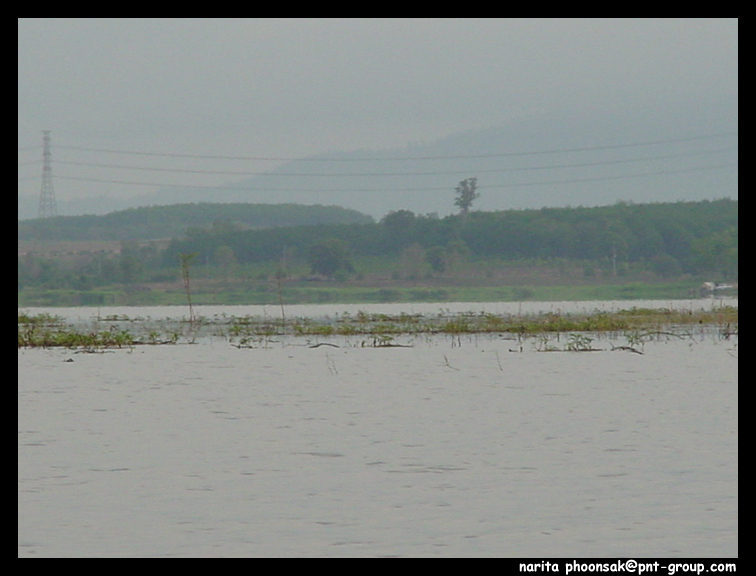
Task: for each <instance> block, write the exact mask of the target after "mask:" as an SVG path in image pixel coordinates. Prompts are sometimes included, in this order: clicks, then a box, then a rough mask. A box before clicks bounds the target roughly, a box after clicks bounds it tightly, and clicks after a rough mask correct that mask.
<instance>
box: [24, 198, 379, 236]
mask: <svg viewBox="0 0 756 576" xmlns="http://www.w3.org/2000/svg"><path fill="white" fill-rule="evenodd" d="M372 222H373V218H372V217H370V216H368V215H366V214H362V213H361V212H358V211H356V210H350V209H347V208H341V207H339V206H321V205H314V206H308V205H303V204H242V203H235V204H212V203H199V204H174V205H170V206H148V207H141V208H130V209H128V210H119V211H117V212H111V213H110V214H105V215H103V216H92V215H87V216H58V217H56V218H45V219H39V218H37V219H34V220H23V221H19V222H18V239H19V241H29V240H47V241H61V240H152V239H159V238H175V237H180V236H183V234H184V233H185V232H186V230H187V229H188V228H192V227H200V228H210V227H213V226H214V227H216V228H217V227H220V228H229V229H233V228H236V229H240V230H246V229H259V228H273V227H285V226H303V225H311V224H368V223H372Z"/></svg>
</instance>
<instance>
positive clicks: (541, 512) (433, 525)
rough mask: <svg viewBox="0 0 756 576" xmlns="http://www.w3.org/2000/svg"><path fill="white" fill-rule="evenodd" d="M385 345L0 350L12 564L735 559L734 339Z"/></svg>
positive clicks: (342, 342) (429, 340)
mask: <svg viewBox="0 0 756 576" xmlns="http://www.w3.org/2000/svg"><path fill="white" fill-rule="evenodd" d="M397 341H401V343H403V344H406V345H408V346H412V347H408V348H370V347H362V346H360V343H359V342H357V341H351V340H349V339H346V338H341V339H331V340H329V342H330V343H332V344H335V345H337V346H339V347H338V348H336V347H334V346H320V347H318V348H310V347H308V346H307V345H306V341H305V340H304V339H301V338H293V337H290V338H284V339H281V340H279V341H277V342H272V343H267V344H266V345H265V346H262V345H261V346H259V347H256V348H251V349H239V348H236V347H234V346H231V345H230V344H229V343H228V342H226V341H224V340H222V339H207V340H203V341H202V342H200V343H197V344H193V345H190V344H179V345H175V346H168V345H166V346H140V347H136V348H134V349H133V350H126V349H124V350H115V351H108V352H104V353H97V354H84V353H74V352H72V351H70V350H37V349H35V350H19V353H18V428H19V443H18V467H19V471H18V481H19V500H18V539H19V548H18V550H19V556H21V557H34V556H36V557H50V556H88V557H91V556H129V557H144V556H148V557H171V556H178V557H186V556H194V557H218V556H250V557H259V556H285V557H298V556H316V557H328V556H333V557H344V556H357V557H365V556H367V557H376V556H377V557H381V556H439V557H455V556H538V557H556V556H574V557H593V556H623V557H636V558H638V557H644V556H673V557H686V556H696V557H700V556H736V555H737V553H738V548H737V539H738V513H737V508H738V506H737V497H738V482H737V472H738V459H737V455H738V442H737V441H738V432H737V424H738V390H737V379H738V366H737V344H736V342H733V340H732V339H730V340H723V339H721V338H717V337H716V336H714V335H710V334H705V333H703V332H702V333H701V334H700V335H697V336H694V337H691V338H666V339H664V338H662V339H660V340H659V341H652V342H648V343H646V344H645V346H644V347H643V352H644V354H642V355H641V354H635V353H631V352H628V351H610V348H611V344H612V342H610V341H608V340H603V339H596V340H595V341H594V345H595V346H596V347H598V348H604V351H601V352H548V353H547V352H538V351H537V350H536V348H535V346H534V345H533V343H532V342H527V343H525V345H524V346H523V347H522V351H520V347H519V346H518V344H517V342H513V341H512V340H507V339H504V338H501V337H487V336H486V337H481V336H478V337H462V338H461V339H460V338H454V339H452V338H449V337H446V336H435V337H423V338H415V339H413V338H409V337H407V338H399V339H397ZM615 344H624V342H616V343H615ZM511 350H514V351H511Z"/></svg>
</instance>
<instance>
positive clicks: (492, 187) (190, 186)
mask: <svg viewBox="0 0 756 576" xmlns="http://www.w3.org/2000/svg"><path fill="white" fill-rule="evenodd" d="M737 165H738V163H737V162H728V163H724V164H715V165H711V166H696V167H692V168H681V169H678V170H658V171H655V172H643V173H640V174H625V175H620V176H598V177H590V178H575V179H570V180H551V181H544V182H523V183H516V184H497V185H488V186H478V188H479V189H486V190H496V189H504V188H519V187H525V186H545V185H554V184H573V183H577V182H598V181H602V180H624V179H628V178H642V177H645V176H660V175H665V174H681V173H685V172H699V171H704V170H720V169H723V168H731V167H735V166H737ZM56 178H57V179H59V180H73V181H78V182H97V183H102V184H127V185H131V186H156V187H163V188H184V189H208V190H212V189H216V190H219V191H221V190H239V191H248V192H389V191H390V192H425V191H434V190H449V187H448V186H436V187H428V188H395V187H391V188H390V189H387V188H354V187H351V186H350V187H349V188H341V189H336V188H334V189H318V188H316V189H311V188H269V187H267V186H266V187H262V188H250V187H238V186H224V185H220V186H218V185H215V186H198V185H194V184H160V183H157V182H138V181H132V180H107V179H100V178H79V177H74V176H60V175H58V176H56Z"/></svg>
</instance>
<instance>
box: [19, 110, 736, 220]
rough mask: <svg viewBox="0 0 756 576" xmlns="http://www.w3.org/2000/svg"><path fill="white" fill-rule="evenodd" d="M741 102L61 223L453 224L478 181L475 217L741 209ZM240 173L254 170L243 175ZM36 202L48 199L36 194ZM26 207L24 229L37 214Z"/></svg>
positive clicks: (336, 163)
mask: <svg viewBox="0 0 756 576" xmlns="http://www.w3.org/2000/svg"><path fill="white" fill-rule="evenodd" d="M737 130H738V109H737V99H736V98H732V99H731V100H726V99H723V100H716V101H702V102H700V106H699V107H698V108H697V109H690V108H685V107H682V108H681V107H679V106H678V105H677V103H671V104H670V105H668V106H662V107H657V108H648V107H646V106H644V105H642V104H640V103H639V104H638V105H637V106H636V107H635V108H628V107H623V108H621V109H619V108H616V107H614V106H613V105H612V103H611V102H608V103H607V105H606V107H604V108H603V109H595V110H591V111H590V112H586V111H584V110H583V111H578V110H572V109H571V108H570V107H569V106H567V105H565V109H564V110H551V111H540V112H538V111H534V112H532V113H531V114H529V115H527V116H521V117H517V118H515V119H512V120H511V121H509V122H507V123H505V124H502V125H497V126H487V127H486V126H483V127H481V128H480V129H477V130H469V131H464V132H458V133H454V134H450V135H448V136H447V137H445V138H441V139H439V140H435V141H429V142H418V143H414V144H412V145H408V146H404V145H403V144H404V143H402V142H397V146H396V147H392V148H388V149H384V150H374V149H362V150H350V151H332V152H329V153H324V154H322V155H318V156H312V157H308V158H303V159H300V160H294V161H290V162H286V163H283V164H281V165H279V166H277V167H276V168H273V169H271V170H269V171H268V172H266V173H265V174H263V175H259V176H253V177H250V178H246V179H239V180H238V181H230V182H228V183H227V184H226V185H220V186H218V187H217V188H199V187H195V188H193V187H191V186H187V187H177V186H171V187H166V188H159V187H157V186H156V190H155V191H153V192H151V193H147V194H144V195H141V196H131V197H129V198H127V197H119V196H118V195H117V194H115V193H113V194H107V195H105V194H103V195H102V196H98V197H93V198H79V199H67V198H66V197H65V194H64V193H59V194H58V198H57V202H58V210H59V213H61V214H81V213H84V212H85V211H86V212H87V213H89V214H93V213H96V214H103V213H105V212H107V211H112V210H120V209H123V208H126V207H130V206H135V205H142V206H145V205H170V204H177V203H186V202H228V203H236V202H250V203H267V202H270V201H271V199H274V200H275V201H277V202H288V203H296V204H321V205H337V206H344V207H347V208H352V209H355V210H359V211H360V212H363V213H367V214H370V215H372V216H373V217H375V218H381V217H383V216H385V215H386V214H387V213H388V212H389V211H392V210H402V209H404V210H411V211H413V212H415V213H417V214H427V213H434V212H436V213H438V214H439V215H440V216H444V215H447V214H451V213H455V212H456V211H457V209H456V207H455V205H454V189H455V187H456V186H457V184H458V183H459V182H460V181H461V180H464V179H465V178H469V177H473V176H476V177H477V178H478V191H479V192H480V194H481V196H480V199H479V200H477V201H476V203H475V206H474V208H475V209H476V210H487V211H490V210H509V209H522V208H543V207H547V206H548V207H566V206H605V205H609V204H613V203H614V202H617V201H620V200H624V201H629V202H635V203H645V202H676V201H678V200H688V201H697V200H707V199H708V200H713V199H716V198H722V197H728V198H737V197H738V170H737V161H738V136H737ZM239 166H242V167H243V166H244V164H240V165H239ZM36 189H37V190H38V187H37V188H36ZM38 203H39V196H38V194H37V193H34V194H30V195H29V194H27V195H26V196H21V195H19V200H18V209H19V218H28V217H30V216H31V215H35V214H36V213H37V206H38Z"/></svg>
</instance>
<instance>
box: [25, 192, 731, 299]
mask: <svg viewBox="0 0 756 576" xmlns="http://www.w3.org/2000/svg"><path fill="white" fill-rule="evenodd" d="M228 206H236V205H228ZM241 206H242V205H238V206H236V207H235V208H233V209H234V210H236V211H237V214H236V216H239V215H240V214H241V213H242V212H243V208H242V207H241ZM310 208H312V207H310ZM156 209H157V207H155V208H153V210H155V211H154V212H145V214H153V215H154V214H158V213H159V211H157V210H156ZM230 209H231V208H230ZM289 209H291V206H289ZM187 210H188V211H191V210H192V209H191V208H189V207H187ZM127 212H128V211H127ZM134 213H135V214H138V213H139V210H135V211H134ZM356 214H359V213H356ZM363 216H364V215H363ZM365 218H366V219H367V221H365V220H364V219H363V220H356V221H354V220H352V221H351V222H352V223H344V220H342V221H341V223H334V224H328V223H319V224H316V225H293V226H284V225H278V226H276V227H271V228H265V229H262V228H258V229H250V228H247V229H244V228H243V226H241V225H239V224H238V223H239V222H240V220H241V219H240V218H239V217H235V218H229V219H221V220H214V221H212V222H210V223H207V222H206V223H205V224H204V225H193V226H189V227H188V228H186V227H185V228H184V229H183V230H182V231H181V233H180V235H179V234H176V235H175V239H174V240H171V241H170V242H167V243H166V242H145V241H144V240H142V241H136V240H130V239H129V236H124V237H120V238H116V239H118V240H121V241H122V244H121V249H120V251H118V252H115V253H114V252H107V251H104V250H103V251H94V250H92V251H82V252H77V253H73V254H72V253H69V254H68V255H67V256H60V255H57V256H56V255H49V256H45V255H44V254H38V253H35V252H33V251H32V252H28V253H26V254H23V255H21V256H19V259H18V288H19V292H21V291H23V290H25V289H42V290H55V289H68V290H76V291H81V292H86V291H89V290H93V289H96V288H99V287H102V286H108V285H116V284H119V285H124V286H134V287H136V286H138V285H139V284H143V283H170V282H177V281H178V280H180V274H179V272H180V268H179V263H180V261H181V256H182V255H190V254H191V255H196V256H195V259H194V261H195V262H196V266H201V267H202V269H203V277H204V278H208V279H210V278H214V279H216V280H222V281H224V282H225V281H229V280H230V279H233V278H253V277H255V278H257V277H259V278H260V279H261V281H262V279H263V278H266V279H270V278H271V277H272V276H271V274H273V275H276V274H279V272H281V271H284V273H287V274H289V277H288V279H289V281H292V280H293V278H292V277H291V270H292V266H294V267H295V268H296V270H297V271H298V272H297V275H298V276H299V277H300V279H302V280H306V278H305V277H306V276H307V275H308V274H315V275H318V276H320V277H326V278H335V279H337V280H341V281H344V280H347V279H349V278H355V279H357V280H361V281H363V283H364V282H367V281H369V280H370V279H371V278H378V277H379V276H380V278H381V281H387V280H388V279H393V280H399V279H400V277H401V278H414V279H421V278H423V277H428V276H427V275H428V274H430V275H433V276H435V277H443V275H444V274H450V273H454V271H455V270H457V271H460V270H463V268H460V266H459V263H460V262H466V263H467V264H466V265H467V266H468V268H466V269H465V270H467V271H468V272H469V271H470V270H471V269H470V268H469V266H475V263H476V262H477V261H487V262H489V263H490V262H491V261H510V262H515V261H528V262H531V263H532V262H543V263H546V264H548V263H549V262H556V261H559V262H567V261H574V262H580V263H581V264H580V266H584V267H585V270H586V273H588V272H590V270H591V267H592V266H595V268H596V269H602V270H608V271H610V272H609V273H610V274H611V275H613V276H621V275H623V273H625V272H627V271H628V270H631V271H632V270H636V271H637V270H642V271H647V272H650V273H653V274H654V275H655V276H656V277H661V278H674V277H679V276H680V275H683V274H688V275H692V276H701V277H705V278H704V279H706V280H716V281H733V280H736V279H737V277H738V202H737V201H734V200H729V199H723V200H715V201H702V202H676V203H654V204H628V203H618V204H615V205H612V206H603V207H595V208H584V207H578V208H543V209H540V210H507V211H500V212H480V211H477V212H469V213H468V214H467V215H466V217H463V216H462V215H452V216H447V217H444V218H439V217H437V216H433V215H417V214H414V213H412V212H409V211H406V210H399V211H396V212H391V213H389V214H388V215H386V216H385V217H384V218H382V219H381V220H380V222H377V223H376V222H373V221H372V219H370V218H369V217H365ZM49 220H52V221H54V220H58V219H49ZM53 224H54V222H53ZM267 224H268V225H270V221H268V222H267ZM154 225H157V222H156V223H154ZM261 225H262V224H261ZM138 226H139V225H138V224H137V223H136V222H135V223H134V227H138ZM165 229H166V230H168V229H169V226H168V225H166V226H165ZM163 237H164V236H163ZM379 261H380V262H379ZM376 262H379V263H382V264H381V265H382V266H383V268H382V269H381V271H380V272H379V271H378V270H377V269H376V270H373V269H371V268H370V267H371V266H375V265H376V264H375V263H376ZM586 263H588V264H586ZM399 268H401V270H402V272H401V274H399V272H398V270H399ZM481 270H482V269H481ZM276 271H278V272H276ZM462 273H464V272H462Z"/></svg>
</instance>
